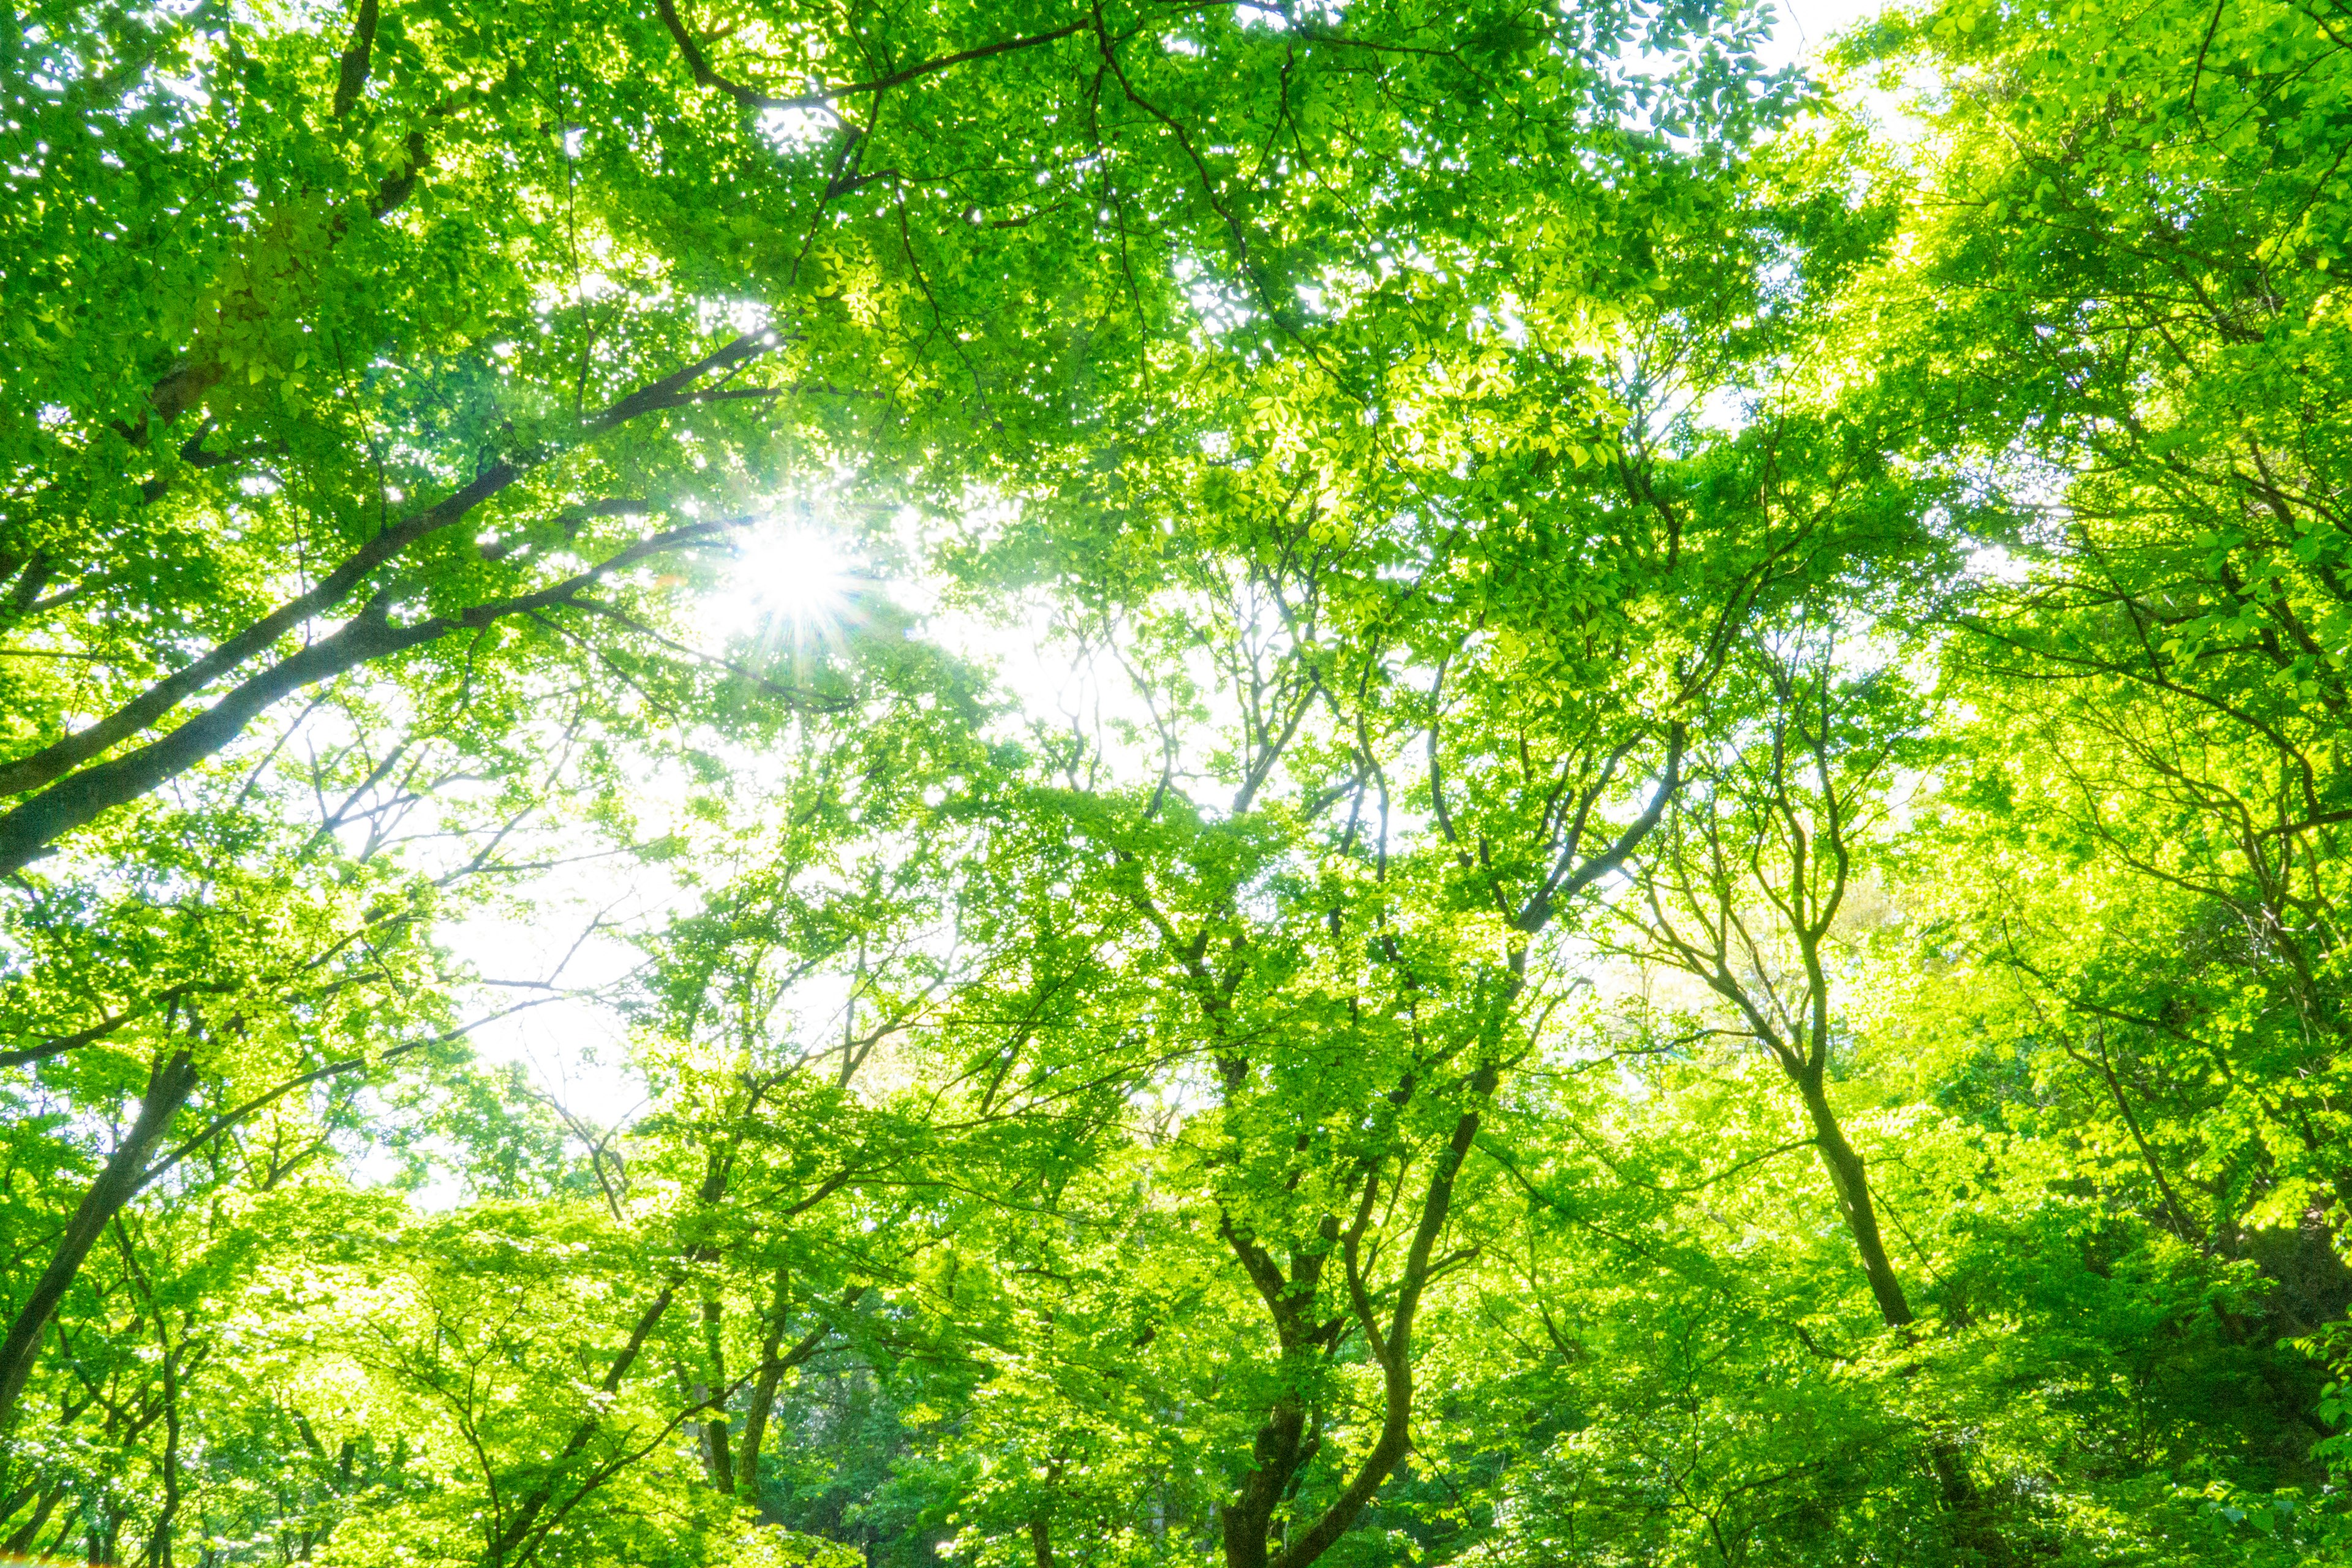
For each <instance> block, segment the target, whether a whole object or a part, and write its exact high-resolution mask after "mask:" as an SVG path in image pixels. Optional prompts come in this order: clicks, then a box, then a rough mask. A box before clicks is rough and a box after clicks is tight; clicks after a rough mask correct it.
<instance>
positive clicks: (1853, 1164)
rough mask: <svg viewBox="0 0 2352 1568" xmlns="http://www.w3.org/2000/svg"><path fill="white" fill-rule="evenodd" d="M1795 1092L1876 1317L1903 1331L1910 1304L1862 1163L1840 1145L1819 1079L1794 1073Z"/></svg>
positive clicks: (1846, 1145)
mask: <svg viewBox="0 0 2352 1568" xmlns="http://www.w3.org/2000/svg"><path fill="white" fill-rule="evenodd" d="M1797 1091H1798V1092H1799V1093H1800V1094H1801V1095H1802V1096H1803V1097H1804V1101H1805V1110H1806V1113H1807V1114H1808V1115H1810V1116H1811V1118H1812V1122H1813V1139H1814V1142H1815V1143H1816V1144H1817V1145H1818V1146H1819V1148H1820V1149H1821V1152H1822V1165H1823V1166H1824V1167H1825V1168H1826V1169H1827V1170H1828V1172H1829V1175H1830V1185H1831V1186H1832V1188H1833V1189H1834V1190H1835V1191H1836V1193H1837V1200H1838V1209H1839V1211H1840V1212H1841V1213H1843V1215H1845V1227H1846V1230H1847V1232H1848V1234H1850V1235H1851V1236H1852V1237H1853V1246H1854V1250H1855V1251H1856V1252H1858V1253H1860V1254H1861V1255H1862V1271H1863V1273H1864V1276H1865V1277H1867V1278H1868V1279H1869V1280H1870V1293H1871V1295H1872V1296H1873V1297H1874V1298H1875V1299H1876V1300H1877V1302H1878V1315H1879V1317H1880V1318H1881V1319H1882V1320H1883V1321H1885V1324H1886V1326H1887V1327H1888V1328H1890V1329H1900V1328H1906V1327H1908V1326H1909V1325H1910V1324H1911V1323H1912V1322H1913V1321H1914V1319H1913V1317H1912V1312H1911V1303H1910V1300H1908V1299H1907V1298H1906V1297H1905V1295H1904V1294H1903V1282H1902V1281H1901V1280H1900V1279H1896V1278H1895V1265H1894V1263H1893V1261H1892V1260H1890V1259H1889V1258H1887V1256H1886V1242H1885V1238H1884V1237H1881V1236H1880V1235H1879V1233H1878V1207H1877V1205H1875V1204H1874V1203H1873V1202H1872V1201H1871V1197H1870V1174H1869V1172H1868V1171H1867V1170H1866V1169H1865V1168H1864V1165H1863V1163H1862V1156H1861V1155H1859V1154H1857V1153H1855V1152H1853V1144H1851V1143H1849V1142H1846V1139H1845V1132H1844V1130H1843V1129H1842V1128H1841V1127H1839V1125H1838V1120H1837V1113H1836V1112H1835V1111H1834V1110H1831V1109H1830V1100H1829V1094H1828V1092H1827V1090H1826V1089H1824V1088H1823V1087H1822V1075H1821V1074H1820V1073H1818V1072H1811V1073H1802V1074H1799V1075H1797Z"/></svg>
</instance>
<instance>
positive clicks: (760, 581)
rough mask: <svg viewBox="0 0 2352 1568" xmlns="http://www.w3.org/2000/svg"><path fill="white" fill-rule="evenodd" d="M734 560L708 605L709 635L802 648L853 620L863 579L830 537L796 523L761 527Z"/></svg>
mask: <svg viewBox="0 0 2352 1568" xmlns="http://www.w3.org/2000/svg"><path fill="white" fill-rule="evenodd" d="M735 553H736V568H735V571H734V573H733V574H732V581H731V582H730V584H729V586H728V588H727V589H726V590H725V591H724V592H723V593H721V594H720V595H719V597H718V600H717V602H716V603H714V604H713V605H712V606H711V609H712V613H713V616H714V618H715V620H716V623H717V625H716V626H715V627H714V629H717V630H720V631H723V632H724V633H726V634H727V635H729V636H730V637H750V638H753V639H756V640H757V641H759V642H761V643H763V644H766V645H768V646H770V647H782V646H785V645H790V646H792V647H807V646H808V645H809V644H811V643H813V642H817V641H822V640H824V639H825V638H827V637H832V636H834V635H835V634H837V633H838V632H840V631H841V630H843V629H845V627H846V626H847V625H848V624H849V622H850V621H851V619H852V618H853V616H854V612H855V610H856V601H857V595H858V592H859V590H860V589H861V588H862V587H863V586H864V585H865V574H863V573H862V572H860V570H859V569H858V563H856V561H855V560H853V559H852V558H851V557H850V555H849V554H848V552H846V551H845V549H844V548H843V546H842V542H841V541H840V540H838V539H837V538H835V536H833V535H832V534H829V533H827V532H825V531H823V530H821V529H815V528H811V527H808V526H806V525H803V524H792V525H785V526H776V527H772V528H762V529H760V530H758V531H754V532H753V533H752V534H751V536H750V537H749V538H747V539H745V540H744V541H743V542H742V543H741V544H740V545H739V546H738V547H737V549H736V552H735Z"/></svg>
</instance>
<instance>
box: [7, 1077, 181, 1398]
mask: <svg viewBox="0 0 2352 1568" xmlns="http://www.w3.org/2000/svg"><path fill="white" fill-rule="evenodd" d="M195 1087H196V1068H195V1063H194V1061H193V1060H192V1059H191V1058H190V1057H189V1055H188V1053H187V1052H186V1051H184V1050H181V1051H175V1052H173V1054H172V1055H171V1056H170V1057H169V1058H165V1059H164V1060H163V1061H161V1062H158V1063H157V1064H156V1065H155V1068H154V1069H153V1070H152V1072H150V1073H149V1074H148V1077H147V1094H146V1097H145V1098H144V1099H143V1100H141V1101H140V1104H139V1117H138V1120H137V1121H133V1122H132V1123H131V1131H129V1132H128V1133H126V1134H125V1135H124V1136H123V1140H122V1142H121V1143H119V1144H117V1145H116V1146H115V1150H114V1152H113V1154H111V1155H110V1156H109V1157H108V1159H107V1162H106V1166H105V1168H104V1169H103V1170H101V1171H100V1172H99V1173H98V1179H97V1180H96V1181H94V1182H92V1183H91V1184H90V1186H89V1191H88V1192H87V1193H84V1194H82V1200H81V1206H80V1207H79V1209H77V1210H75V1211H74V1216H73V1220H72V1222H71V1223H70V1224H68V1226H66V1233H65V1236H64V1237H63V1238H62V1239H60V1240H59V1241H58V1250H57V1253H56V1255H55V1256H54V1257H52V1258H50V1259H49V1266H48V1268H46V1269H44V1270H43V1271H42V1274H41V1278H40V1279H39V1280H38V1281H37V1282H36V1283H35V1285H34V1286H33V1293H32V1294H31V1295H30V1296H28V1297H26V1300H25V1304H24V1306H23V1307H21V1308H20V1309H18V1310H17V1312H16V1321H14V1322H12V1323H10V1324H9V1325H8V1335H7V1338H6V1339H5V1340H0V1427H5V1426H6V1424H7V1422H8V1420H9V1418H10V1417H11V1416H12V1415H15V1413H16V1401H17V1400H18V1399H19V1398H21V1397H22V1396H23V1395H24V1392H25V1384H26V1381H27V1380H29V1379H30V1378H31V1377H32V1375H33V1367H34V1364H35V1363H37V1361H38V1360H39V1359H40V1349H41V1340H42V1337H43V1335H44V1334H45V1332H46V1331H47V1329H48V1326H49V1320H50V1319H51V1318H52V1317H54V1316H55V1315H56V1314H57V1310H58V1303H59V1302H60V1301H62V1300H65V1294H66V1291H67V1289H69V1288H70V1287H71V1286H72V1284H73V1282H74V1277H75V1276H76V1275H77V1274H79V1273H80V1272H81V1265H82V1260H83V1259H84V1258H88V1257H89V1249H90V1247H92V1246H94V1245H96V1243H97V1241H98V1238H99V1237H100V1236H101V1235H102V1234H104V1232H105V1230H106V1226H107V1225H108V1223H109V1222H110V1221H111V1220H112V1219H113V1218H114V1216H115V1215H117V1214H118V1213H120V1212H121V1208H122V1205H124V1204H126V1203H128V1202H130V1201H131V1194H134V1193H136V1192H137V1191H138V1190H139V1179H140V1177H141V1176H142V1174H143V1173H145V1171H146V1168H147V1156H148V1154H149V1153H151V1152H152V1151H153V1149H154V1147H155V1144H156V1143H157V1142H159V1141H160V1140H161V1139H162V1138H163V1131H164V1129H165V1128H167V1127H169V1126H170V1125H171V1123H172V1117H173V1114H174V1113H175V1112H177V1111H178V1110H179V1109H180V1107H181V1106H182V1105H184V1104H185V1103H187V1099H188V1096H189V1095H190V1094H192V1093H194V1090H195Z"/></svg>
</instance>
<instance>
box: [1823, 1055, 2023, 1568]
mask: <svg viewBox="0 0 2352 1568" xmlns="http://www.w3.org/2000/svg"><path fill="white" fill-rule="evenodd" d="M1794 1076H1796V1079H1797V1089H1798V1092H1799V1093H1801V1095H1802V1096H1803V1097H1804V1101H1805V1110H1806V1113H1807V1114H1808V1115H1810V1116H1811V1118H1812V1122H1813V1134H1814V1138H1815V1140H1816V1141H1817V1142H1818V1143H1819V1145H1820V1147H1821V1152H1822V1164H1823V1165H1824V1166H1825V1167H1827V1168H1828V1171H1829V1174H1830V1184H1831V1185H1832V1187H1833V1188H1835V1189H1836V1191H1837V1199H1838V1207H1839V1209H1840V1210H1841V1211H1843V1214H1844V1215H1845V1224H1846V1230H1847V1231H1848V1233H1849V1234H1851V1235H1852V1236H1853V1245H1854V1250H1855V1251H1856V1252H1858V1253H1860V1254H1861V1255H1862V1268H1863V1272H1864V1274H1865V1275H1866V1276H1867V1277H1868V1278H1869V1279H1870V1293H1871V1295H1872V1296H1874V1298H1876V1300H1877V1302H1878V1315H1879V1318H1880V1320H1881V1321H1884V1322H1885V1325H1886V1326H1887V1327H1888V1328H1890V1329H1905V1330H1907V1329H1909V1328H1910V1327H1911V1325H1912V1324H1913V1323H1914V1322H1916V1321H1917V1320H1916V1318H1914V1317H1913V1315H1912V1311H1911V1303H1910V1301H1909V1300H1908V1299H1907V1298H1906V1297H1905V1295H1904V1294H1903V1282H1902V1280H1900V1279H1897V1278H1896V1277H1895V1265H1894V1263H1893V1261H1892V1260H1891V1259H1889V1258H1888V1257H1887V1256H1886V1243H1885V1238H1884V1237H1881V1236H1880V1235H1879V1231H1878V1208H1877V1205H1875V1204H1874V1203H1873V1202H1872V1201H1871V1196H1870V1173H1869V1171H1868V1170H1867V1168H1865V1167H1864V1164H1863V1160H1862V1156H1861V1155H1860V1154H1857V1153H1855V1152H1854V1149H1853V1144H1851V1143H1849V1142H1846V1137H1845V1132H1844V1130H1843V1128H1841V1127H1840V1126H1839V1125H1838V1120H1837V1113H1836V1112H1835V1111H1834V1110H1832V1109H1831V1108H1830V1101H1829V1095H1828V1093H1827V1092H1826V1090H1825V1089H1824V1088H1823V1086H1822V1077H1821V1075H1820V1074H1819V1073H1807V1074H1798V1075H1794ZM1911 1370H1912V1371H1916V1370H1917V1369H1916V1367H1914V1368H1912V1369H1911ZM1927 1463H1928V1467H1929V1468H1931V1469H1933V1470H1934V1471H1935V1474H1936V1487H1937V1491H1938V1492H1940V1493H1941V1494H1942V1497H1943V1502H1944V1507H1945V1508H1946V1509H1947V1510H1949V1511H1950V1513H1951V1514H1952V1516H1953V1518H1954V1519H1955V1520H1956V1521H1958V1524H1959V1534H1960V1538H1961V1541H1962V1542H1963V1543H1964V1544H1965V1545H1967V1546H1968V1547H1969V1549H1970V1550H1971V1551H1973V1552H1976V1553H1977V1555H1978V1557H1979V1559H1980V1560H1981V1561H1982V1562H1984V1563H1993V1564H1999V1563H2008V1562H2009V1561H2010V1560H2011V1559H2010V1552H2009V1543H2008V1542H2007V1541H2006V1540H2004V1539H2003V1538H2002V1536H2001V1534H2000V1529H1999V1527H1998V1525H1997V1523H1996V1522H1995V1521H1994V1520H1993V1519H1992V1518H1991V1517H1990V1513H1989V1511H1988V1510H1987V1509H1986V1506H1985V1500H1984V1494H1983V1493H1981V1492H1979V1490H1977V1486H1976V1482H1975V1481H1974V1480H1973V1479H1970V1477H1969V1469H1968V1462H1967V1459H1966V1458H1965V1457H1964V1456H1963V1455H1962V1454H1961V1452H1960V1449H1959V1447H1958V1445H1956V1444H1954V1443H1953V1442H1952V1441H1951V1439H1949V1438H1948V1437H1944V1436H1933V1437H1931V1438H1929V1440H1928V1444H1927Z"/></svg>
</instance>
